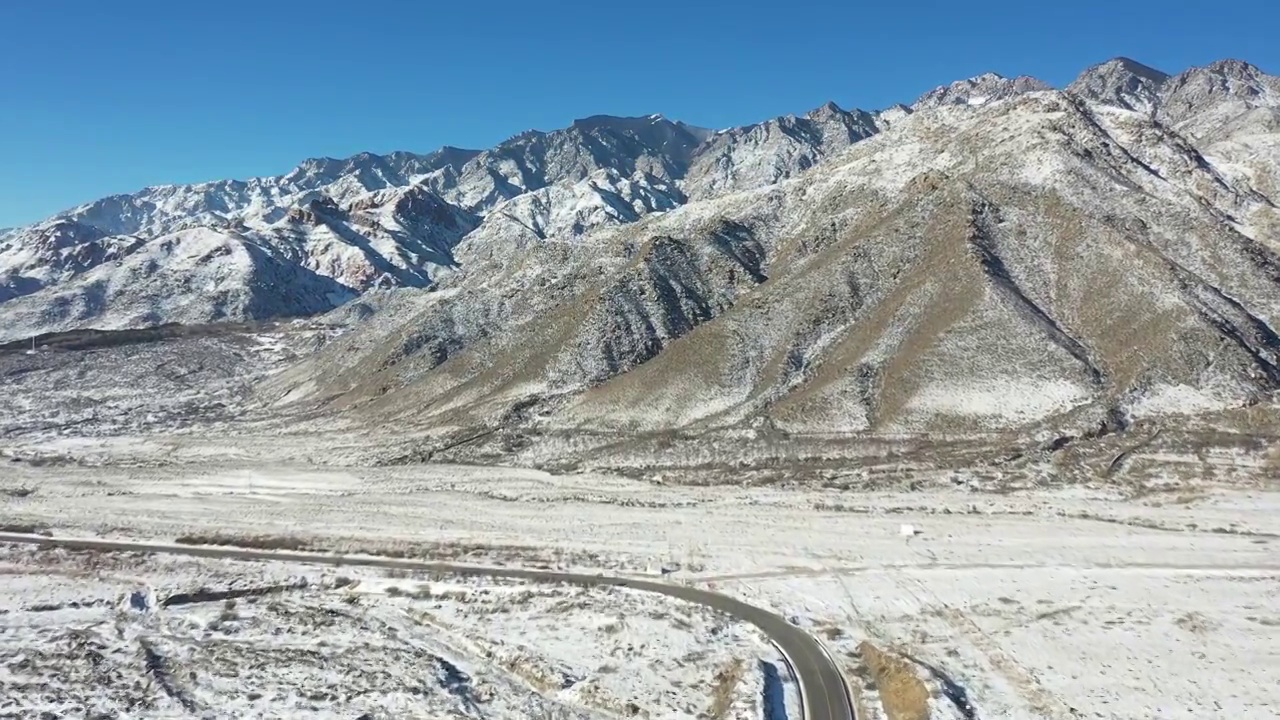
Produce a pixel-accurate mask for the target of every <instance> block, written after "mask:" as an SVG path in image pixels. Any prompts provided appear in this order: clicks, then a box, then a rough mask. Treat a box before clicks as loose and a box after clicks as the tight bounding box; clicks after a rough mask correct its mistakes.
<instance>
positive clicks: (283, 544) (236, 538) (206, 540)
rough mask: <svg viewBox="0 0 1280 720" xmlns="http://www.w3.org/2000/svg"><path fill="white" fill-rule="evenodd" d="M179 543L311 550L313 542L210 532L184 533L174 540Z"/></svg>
mask: <svg viewBox="0 0 1280 720" xmlns="http://www.w3.org/2000/svg"><path fill="white" fill-rule="evenodd" d="M174 542H175V543H177V544H179V545H224V546H229V547H239V548H248V549H250V550H289V551H293V552H297V551H300V550H310V549H312V548H311V544H310V543H308V542H307V541H306V540H303V539H302V538H296V537H291V536H288V535H227V534H223V533H209V534H204V535H183V536H181V537H179V538H176V539H175V540H174Z"/></svg>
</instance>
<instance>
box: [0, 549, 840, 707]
mask: <svg viewBox="0 0 1280 720" xmlns="http://www.w3.org/2000/svg"><path fill="white" fill-rule="evenodd" d="M0 543H22V544H26V545H37V546H39V547H48V548H59V547H60V548H68V549H72V550H100V551H109V552H140V553H163V554H168V555H187V556H194V557H209V558H227V559H233V560H274V561H280V562H293V563H307V564H312V565H333V566H343V565H347V566H353V565H354V566H363V567H383V568H398V569H401V570H416V571H422V572H435V573H449V574H452V575H463V576H470V577H480V576H483V577H495V578H513V579H519V580H531V581H536V582H560V583H569V584H573V585H586V586H592V585H612V586H616V587H625V588H632V589H635V590H643V591H646V592H655V593H661V594H663V595H668V596H670V597H674V598H679V599H681V600H686V601H688V602H693V603H698V604H699V605H705V606H707V607H710V608H714V609H716V610H719V611H721V612H723V613H727V614H729V615H732V616H734V617H736V618H739V619H741V620H744V621H746V622H749V623H751V624H752V625H755V626H756V627H758V628H760V630H761V631H763V632H764V634H765V635H768V636H769V639H771V640H773V642H774V643H775V644H776V645H777V646H778V647H779V648H781V649H782V651H783V653H785V654H786V656H787V658H788V659H789V660H790V661H791V664H792V668H793V669H794V670H795V673H796V676H797V677H798V678H799V681H800V692H801V697H802V700H803V703H804V717H805V720H856V719H855V718H854V714H853V704H852V703H851V702H850V700H849V696H848V690H847V688H846V686H845V683H844V677H843V676H842V675H841V673H840V669H839V667H837V666H836V664H835V661H834V660H832V659H831V657H830V656H829V655H827V653H826V651H825V650H824V649H823V648H822V645H820V644H819V643H818V641H817V640H816V639H814V638H813V636H811V635H809V634H808V633H806V632H804V631H803V630H801V629H799V628H797V627H795V626H794V625H792V624H791V623H789V622H787V621H786V620H784V619H783V618H782V617H780V616H778V615H775V614H774V613H771V612H769V611H767V610H762V609H760V608H758V607H755V606H752V605H748V604H746V603H744V602H742V601H740V600H735V599H734V598H731V597H728V596H726V595H721V594H719V593H715V592H711V591H709V590H702V589H699V588H696V587H688V586H685V585H672V584H668V583H662V582H654V581H651V580H639V579H633V578H622V577H609V576H602V575H584V574H580V573H564V572H552V571H542V570H526V569H518V568H498V567H481V566H476V565H454V564H453V563H442V562H425V561H420V560H402V559H398V558H383V557H370V556H342V555H321V554H317V553H301V552H276V551H270V550H249V549H242V548H230V547H212V546H199V545H169V544H163V543H142V542H123V541H115V540H90V539H74V538H47V537H41V536H38V535H20V534H14V533H0Z"/></svg>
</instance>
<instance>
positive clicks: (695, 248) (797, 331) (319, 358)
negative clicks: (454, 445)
mask: <svg viewBox="0 0 1280 720" xmlns="http://www.w3.org/2000/svg"><path fill="white" fill-rule="evenodd" d="M1275 212H1276V211H1275V208H1274V207H1273V206H1271V205H1270V204H1269V203H1268V202H1267V200H1266V198H1264V197H1261V196H1259V195H1257V194H1256V193H1251V192H1250V191H1249V190H1248V189H1247V188H1241V187H1236V186H1234V185H1233V184H1232V183H1231V181H1230V179H1229V178H1226V177H1224V176H1222V175H1221V174H1218V173H1216V172H1215V171H1214V169H1213V168H1212V167H1209V166H1207V164H1206V163H1205V162H1204V160H1203V158H1202V157H1201V156H1200V154H1199V153H1198V151H1197V150H1196V149H1195V148H1194V147H1193V146H1192V145H1191V144H1190V142H1189V141H1187V140H1186V139H1185V138H1183V137H1181V136H1179V135H1177V134H1176V133H1174V132H1173V131H1171V130H1169V129H1168V128H1165V127H1162V126H1160V125H1159V124H1157V123H1155V122H1153V121H1152V120H1151V119H1150V118H1149V117H1145V116H1143V115H1141V114H1138V113H1132V112H1127V111H1122V110H1112V109H1110V108H1107V107H1105V106H1094V105H1090V104H1088V103H1085V102H1083V101H1081V100H1079V99H1078V98H1076V97H1073V96H1071V95H1068V94H1065V93H1058V92H1036V93H1031V94H1024V95H1021V96H1017V97H1015V98H1011V99H1010V100H1009V101H1007V102H1001V103H991V104H983V105H980V106H968V105H955V106H945V107H941V108H937V109H935V110H933V111H929V112H919V113H915V114H912V115H911V116H910V117H908V118H906V119H905V120H903V121H902V122H900V123H898V124H897V125H896V126H895V127H894V128H892V129H890V130H889V131H887V132H885V133H883V134H881V135H877V136H875V137H873V138H871V139H869V140H866V141H864V142H860V143H858V144H856V145H854V146H853V147H852V148H850V149H849V150H848V151H846V152H845V153H844V154H842V155H841V156H840V157H839V160H832V161H830V162H828V163H827V164H825V165H821V166H819V167H818V168H817V169H816V170H814V171H812V172H810V173H806V174H804V175H802V176H800V177H798V178H796V179H793V180H790V181H784V182H781V183H778V184H774V185H771V186H768V187H764V188H760V189H757V190H752V191H747V192H741V193H736V194H730V195H725V196H722V197H720V198H718V199H714V200H709V201H703V202H695V203H690V204H688V205H685V206H683V207H681V208H678V209H676V210H673V211H671V212H667V213H664V214H662V215H651V216H648V217H645V218H642V219H641V220H639V221H638V222H635V223H631V224H627V225H621V226H616V227H612V228H607V229H603V230H601V231H597V232H596V233H593V234H589V235H588V240H589V241H590V242H589V243H578V244H571V245H561V246H557V247H552V246H550V245H545V244H544V245H540V246H536V248H535V252H533V253H527V254H526V253H521V254H515V255H512V254H501V253H493V252H482V248H481V247H480V246H478V245H473V244H472V242H471V239H468V240H464V241H463V242H462V243H460V244H459V246H458V247H457V253H458V256H459V258H460V259H461V262H462V264H463V266H464V267H470V268H471V273H472V277H473V278H474V281H472V282H467V281H466V278H465V277H464V276H461V275H460V276H455V277H451V278H449V279H448V280H446V281H445V283H444V288H443V290H442V292H441V293H437V294H436V295H437V297H435V298H433V299H432V301H431V303H430V304H429V305H426V306H422V307H420V308H419V309H418V311H417V313H416V314H413V315H412V316H411V317H407V318H406V319H405V321H404V322H403V323H390V324H377V325H374V326H370V327H369V328H368V329H367V331H358V332H356V333H353V334H352V335H350V336H348V337H346V338H343V339H341V340H340V341H339V342H338V343H336V344H335V345H334V346H333V347H332V348H330V349H327V350H325V351H322V352H320V353H319V354H317V355H316V356H314V357H313V358H310V359H309V360H307V361H306V362H304V363H303V364H301V365H299V366H298V367H296V368H294V369H293V370H291V371H289V372H287V373H285V374H282V375H281V376H280V377H278V378H276V379H275V380H273V381H272V382H271V383H270V384H268V386H266V387H265V388H264V393H265V394H266V395H267V396H268V397H288V398H290V401H291V402H300V401H302V402H322V403H332V404H334V406H341V407H345V408H350V407H353V406H359V407H362V408H364V410H363V412H364V413H366V415H365V417H369V418H377V421H378V422H387V421H389V420H394V421H396V422H404V423H408V424H409V425H414V424H427V425H433V426H437V425H445V426H455V425H456V426H490V427H492V426H493V425H494V424H495V423H497V424H503V423H517V424H518V423H525V424H527V425H528V426H529V427H531V428H542V429H579V430H581V429H587V428H590V429H601V428H612V429H614V430H617V431H624V432H651V431H656V430H668V429H677V428H679V429H682V430H689V431H693V430H699V429H701V430H707V429H712V428H724V427H735V426H741V425H751V426H754V425H757V424H759V423H762V422H763V423H766V424H769V425H771V426H775V427H779V428H782V429H785V430H787V431H790V432H801V433H812V432H823V433H825V432H851V431H862V430H878V431H891V432H901V431H918V430H947V431H955V430H960V429H968V430H972V429H974V428H986V429H1000V428H1008V427H1021V426H1027V425H1033V424H1036V423H1041V422H1050V421H1052V422H1066V423H1070V424H1074V426H1075V427H1077V428H1080V429H1081V431H1083V430H1087V429H1088V428H1090V427H1096V426H1098V425H1099V424H1107V423H1115V422H1128V421H1130V420H1132V419H1133V418H1137V417H1141V416H1143V415H1144V414H1149V413H1153V412H1166V413H1167V412H1171V411H1173V412H1176V411H1178V410H1179V409H1180V408H1186V407H1191V406H1194V408H1196V409H1199V410H1203V409H1205V408H1222V407H1230V406H1238V405H1240V404H1244V403H1248V402H1253V401H1254V400H1256V399H1258V398H1261V397H1264V396H1266V395H1268V394H1269V393H1272V392H1273V391H1274V390H1275V389H1276V387H1278V386H1280V369H1278V368H1280V341H1277V339H1276V338H1277V335H1276V333H1275V330H1274V328H1276V327H1277V323H1280V284H1278V283H1277V278H1280V260H1278V259H1277V255H1276V253H1275V251H1274V249H1273V248H1272V245H1273V244H1274V241H1275V238H1274V237H1258V238H1254V237H1250V236H1248V235H1246V234H1243V233H1241V232H1240V231H1239V230H1238V229H1237V226H1236V222H1235V221H1234V219H1233V218H1235V217H1237V216H1240V215H1243V214H1269V215H1270V216H1273V217H1274V215H1275ZM317 378H334V379H335V380H334V381H333V382H324V381H317ZM304 386H305V388H306V390H305V391H302V392H299V390H298V389H299V388H300V387H304ZM392 389H394V390H395V391H394V392H391V390H392ZM1176 397H1183V398H1194V399H1195V402H1194V403H1192V405H1187V404H1185V403H1184V404H1182V405H1179V404H1177V403H1170V402H1168V399H1169V398H1176ZM1115 418H1120V420H1115Z"/></svg>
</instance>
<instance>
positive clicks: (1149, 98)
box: [1067, 57, 1169, 112]
mask: <svg viewBox="0 0 1280 720" xmlns="http://www.w3.org/2000/svg"><path fill="white" fill-rule="evenodd" d="M1168 80H1169V75H1168V74H1167V73H1164V72H1161V71H1159V70H1156V69H1155V68H1151V67H1148V66H1146V65H1143V64H1142V63H1140V62H1137V61H1136V60H1130V59H1129V58H1125V57H1118V58H1113V59H1111V60H1108V61H1106V62H1104V63H1099V64H1097V65H1094V66H1093V67H1090V68H1089V69H1087V70H1085V71H1084V72H1083V73H1081V74H1080V77H1078V78H1076V79H1075V80H1074V81H1073V82H1072V83H1071V84H1070V85H1068V86H1067V92H1070V93H1072V94H1075V95H1077V96H1079V97H1082V98H1085V99H1086V100H1093V101H1095V102H1100V103H1105V104H1107V105H1114V106H1116V107H1122V108H1124V109H1126V110H1135V111H1139V112H1151V111H1153V110H1154V109H1155V107H1156V105H1157V104H1158V103H1159V96H1160V90H1161V88H1163V87H1164V84H1165V83H1166V82H1167V81H1168Z"/></svg>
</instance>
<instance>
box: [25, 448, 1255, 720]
mask: <svg viewBox="0 0 1280 720" xmlns="http://www.w3.org/2000/svg"><path fill="white" fill-rule="evenodd" d="M6 465H7V466H6V467H4V468H3V469H2V470H0V492H2V493H3V494H2V495H0V503H2V504H0V525H3V526H4V527H3V529H5V530H9V531H15V532H21V531H36V532H46V533H51V534H54V535H57V536H101V537H112V538H138V539H158V540H167V541H177V542H180V543H215V544H238V545H247V546H256V547H267V548H271V547H278V548H295V549H312V550H335V551H342V552H347V553H376V554H394V555H403V556H413V557H417V556H421V557H428V558H439V559H450V560H455V561H461V562H470V563H477V564H492V565H519V566H530V567H548V568H566V569H583V570H588V571H591V572H606V573H622V574H640V575H649V574H654V575H657V574H659V573H661V572H664V571H665V572H666V573H667V574H668V576H669V577H670V578H672V579H673V580H674V581H678V582H685V583H690V584H697V585H701V586H705V587H711V588H714V589H717V590H719V591H721V592H724V593H728V594H731V595H735V596H738V597H741V598H742V599H744V600H746V601H748V602H751V603H753V604H756V605H759V606H762V607H769V608H772V609H774V610H776V611H778V612H780V613H782V614H784V615H786V616H787V617H789V618H791V619H792V620H793V621H794V622H796V623H798V624H800V625H802V626H805V627H807V628H809V629H811V630H812V631H813V632H814V633H815V634H816V635H817V636H819V637H821V638H822V639H823V641H824V642H826V643H827V645H828V646H829V648H830V649H831V651H832V653H833V654H835V655H836V656H837V657H838V658H840V659H841V661H842V662H843V663H844V664H845V667H846V669H847V670H848V676H849V678H850V679H851V682H852V684H853V685H854V687H855V689H856V690H857V691H858V695H859V698H858V701H859V704H860V706H861V708H862V713H861V716H863V717H867V718H884V717H889V718H891V720H896V717H905V716H903V715H897V716H894V715H889V714H888V713H887V712H886V709H888V711H889V712H893V711H894V710H895V708H898V707H899V704H898V703H899V699H895V698H894V697H892V695H893V693H894V692H895V690H894V689H893V685H892V684H886V683H885V682H884V681H885V677H884V676H883V675H881V674H880V671H881V670H882V669H883V668H880V667H877V663H876V662H873V661H869V660H868V657H869V653H868V650H867V648H866V646H863V647H862V648H861V649H860V648H859V644H860V643H862V642H863V641H869V643H871V644H872V645H874V646H875V647H876V648H880V649H883V650H885V651H889V652H890V653H892V654H893V655H894V656H896V657H901V658H905V659H907V661H908V663H909V666H910V667H911V668H912V672H913V673H914V675H915V678H916V679H918V680H920V681H922V684H923V686H924V687H926V688H927V689H928V691H929V693H928V696H927V698H926V705H927V708H928V711H929V712H930V713H931V716H932V717H934V718H949V717H956V718H960V717H972V718H987V719H990V718H1050V719H1054V720H1057V719H1058V718H1062V719H1067V718H1077V717H1084V718H1114V719H1117V720H1119V719H1124V720H1131V719H1138V718H1153V719H1154V718H1201V717H1232V718H1270V717H1274V716H1275V708H1276V707H1278V706H1280V690H1278V688H1280V552H1277V548H1280V512H1277V510H1280V493H1277V492H1275V491H1274V490H1264V489H1240V488H1235V489H1229V488H1224V487H1215V486H1209V485H1203V486H1190V485H1185V484H1184V485H1180V486H1177V487H1172V488H1170V489H1168V490H1167V491H1160V492H1147V493H1146V494H1142V495H1139V496H1133V495H1128V496H1126V495H1122V494H1120V493H1119V492H1118V491H1117V490H1114V489H1107V488H1104V487H1096V488H1092V487H1074V488H1066V489H1059V490H1043V491H1034V492H1019V493H1008V494H991V493H977V492H969V491H965V490H963V489H959V488H957V489H954V490H942V489H938V490H929V491H920V492H915V493H906V492H895V493H882V494H875V493H859V494H851V493H847V492H844V493H841V492H837V491H822V490H801V489H776V488H754V487H715V488H691V487H674V486H664V485H657V484H651V483H647V482H640V481H634V480H627V479H620V478H616V477H610V476H603V475H585V474H584V475H564V476H556V475H550V474H546V473H542V472H537V471H525V470H513V469H500V468H477V467H464V466H452V467H451V466H421V467H403V468H393V469H392V468H384V469H368V468H360V469H341V470H338V469H320V468H304V467H299V466H288V467H286V466H280V467H270V466H262V465H255V466H252V467H249V466H233V465H226V464H224V465H214V464H210V465H206V466H201V467H193V466H174V467H165V468H134V469H129V468H119V467H100V468H87V467H78V466H47V467H32V466H29V465H27V464H25V463H7V464H6ZM903 525H911V526H913V529H914V531H915V533H914V534H912V535H910V536H906V535H904V534H903V528H902V526H903ZM0 573H3V577H4V582H3V588H4V589H3V595H4V596H5V597H4V600H3V602H2V605H3V606H4V607H7V608H12V611H11V612H9V613H6V614H3V615H0V654H3V655H4V657H5V659H4V663H3V665H4V667H5V670H4V671H3V676H2V678H0V679H2V680H3V683H4V684H5V686H6V687H10V688H20V689H21V692H20V693H19V694H18V695H16V697H19V698H21V703H25V704H21V705H14V704H12V703H13V702H14V701H10V704H9V705H4V706H0V716H4V715H5V714H6V713H7V714H8V715H9V716H13V717H26V716H28V715H26V714H24V713H27V712H36V711H37V710H38V711H39V712H46V711H47V712H55V713H68V712H71V713H72V714H73V715H76V716H78V715H79V713H76V712H74V710H72V709H71V708H72V707H78V708H82V709H84V711H85V712H88V711H89V710H95V708H96V709H98V710H100V711H104V712H105V711H106V710H105V709H107V708H112V709H115V710H116V711H117V712H122V711H127V707H126V704H127V703H129V702H132V703H135V704H137V709H136V710H134V711H133V712H137V711H144V713H146V716H150V717H167V716H170V715H174V716H181V715H182V714H183V713H184V712H186V710H184V708H186V707H187V705H188V703H190V704H192V706H196V707H200V708H208V707H218V706H222V707H233V706H234V707H237V708H240V710H238V712H241V713H242V714H248V715H253V714H255V713H258V714H269V711H268V708H289V709H291V710H293V711H297V712H304V711H305V712H308V713H312V714H315V716H332V717H339V716H341V717H355V716H358V715H360V713H361V712H369V713H373V714H372V715H370V716H371V717H379V715H378V714H377V713H391V714H394V715H395V716H397V717H401V716H404V717H414V716H422V717H428V716H430V717H438V716H451V715H456V716H458V717H466V716H474V717H481V716H483V717H487V718H506V717H511V718H515V717H530V716H533V717H539V716H542V717H616V716H627V715H629V714H630V713H631V712H632V711H633V710H635V711H638V712H642V713H644V714H647V715H648V716H649V717H653V718H668V717H689V718H693V717H719V718H757V717H769V718H776V717H791V718H796V717H799V715H798V710H797V709H796V707H795V703H794V688H792V687H790V686H789V685H788V682H787V676H786V671H785V666H784V665H783V664H781V662H780V658H779V657H778V656H777V655H776V652H775V651H774V650H773V649H772V648H771V646H770V645H769V644H768V642H767V641H766V640H765V639H764V638H763V637H762V636H761V635H759V633H758V632H757V631H755V630H754V629H752V628H751V627H749V626H746V625H743V624H741V623H736V622H734V621H730V620H728V619H725V618H722V617H718V616H716V615H715V614H714V613H711V611H705V612H704V611H702V610H701V609H700V608H693V607H688V606H684V605H682V604H680V603H678V602H676V601H673V600H667V599H662V598H653V597H648V596H641V595H636V594H629V593H628V592H627V591H622V590H611V591H606V590H590V591H588V590H577V589H567V588H558V587H538V586H512V585H509V584H500V583H496V582H481V581H465V582H464V581H459V580H449V579H445V578H425V577H398V578H397V577H387V576H386V574H385V573H384V572H381V571H373V570H369V571H365V572H363V573H358V572H353V573H346V575H349V577H343V578H338V577H337V574H336V573H335V572H333V571H331V570H330V571H321V570H318V569H316V568H311V567H305V566H285V565H276V564H270V563H263V564H254V563H244V562H232V561H213V560H196V559H178V558H159V557H155V558H149V557H140V556H136V555H124V554H110V553H102V554H91V553H68V552H65V551H49V550H33V549H25V548H12V549H9V550H6V551H5V554H4V555H3V557H0ZM300 580H305V581H306V584H305V586H303V585H301V584H300V583H299V581H300ZM277 585H278V586H288V589H282V590H281V591H280V592H278V593H273V594H271V595H268V596H264V597H262V598H258V599H255V598H253V597H252V593H249V594H248V595H247V596H246V597H244V598H240V599H238V600H234V602H233V601H232V600H231V599H226V598H225V597H224V596H221V595H217V596H215V599H216V601H215V602H192V603H185V602H180V603H176V604H171V605H170V606H169V607H159V608H157V607H156V601H155V600H147V599H146V598H149V597H152V595H154V597H155V598H159V602H161V603H163V602H164V599H165V598H166V597H170V596H172V595H175V594H178V595H181V594H182V593H191V592H192V591H194V590H196V589H198V588H200V587H201V586H205V587H206V588H208V589H212V590H214V591H219V590H225V589H228V588H231V589H246V588H253V587H263V586H277ZM139 588H151V590H150V591H144V592H143V593H142V594H141V596H140V597H141V598H142V599H141V600H139V599H138V598H135V603H134V604H136V605H139V607H138V608H137V609H125V610H121V609H120V607H121V603H123V604H124V606H125V607H128V606H129V605H130V603H129V602H128V599H129V597H130V593H132V592H134V591H135V590H138V589H139ZM149 593H150V594H149ZM320 629H323V632H316V631H317V630H320ZM157 657H158V658H161V659H160V660H157V659H155V658H157ZM86 658H87V659H86ZM253 668H261V670H253ZM370 668H376V672H374V673H372V674H371V672H370ZM95 673H96V674H95ZM99 675H101V676H102V677H106V678H109V679H110V682H107V681H105V680H103V679H102V677H99ZM166 677H167V678H168V679H167V680H166V679H165V678H166ZM249 677H252V682H249V681H248V680H246V678H249ZM59 678H61V679H59ZM464 678H465V680H464ZM104 683H105V684H104ZM113 683H114V684H113ZM107 688H113V689H110V691H108V689H107ZM10 695H12V694H10ZM374 697H378V698H383V699H384V700H385V702H383V701H379V702H382V704H377V703H374V702H373V701H372V700H371V699H370V698H374ZM788 697H790V698H791V700H790V702H788V701H787V698H788ZM251 698H252V699H251ZM58 703H62V704H58ZM111 703H116V705H112V704H111ZM147 703H151V705H150V706H148V704H147ZM229 703H231V704H229ZM234 703H239V705H235V704H234ZM148 708H150V709H148ZM166 713H169V714H166ZM325 713H328V715H325ZM196 714H197V715H198V713H196ZM106 716H117V715H111V714H109V713H108V715H106Z"/></svg>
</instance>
